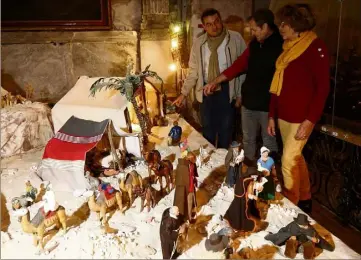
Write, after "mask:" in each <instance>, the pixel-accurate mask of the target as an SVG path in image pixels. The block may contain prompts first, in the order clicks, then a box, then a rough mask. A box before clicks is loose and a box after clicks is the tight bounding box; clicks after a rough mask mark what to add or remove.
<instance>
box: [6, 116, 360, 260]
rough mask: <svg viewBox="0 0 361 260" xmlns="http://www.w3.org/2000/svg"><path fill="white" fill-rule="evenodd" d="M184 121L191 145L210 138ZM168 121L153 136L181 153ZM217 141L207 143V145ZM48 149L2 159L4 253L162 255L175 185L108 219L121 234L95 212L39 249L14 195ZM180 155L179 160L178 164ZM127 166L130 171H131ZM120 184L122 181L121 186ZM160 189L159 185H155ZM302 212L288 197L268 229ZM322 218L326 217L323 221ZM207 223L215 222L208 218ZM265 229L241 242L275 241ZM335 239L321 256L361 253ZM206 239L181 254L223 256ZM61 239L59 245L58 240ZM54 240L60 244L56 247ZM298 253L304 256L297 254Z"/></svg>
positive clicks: (219, 205) (69, 198) (61, 196)
mask: <svg viewBox="0 0 361 260" xmlns="http://www.w3.org/2000/svg"><path fill="white" fill-rule="evenodd" d="M180 125H181V126H182V127H183V129H184V130H185V132H187V133H188V134H189V137H188V143H189V144H190V146H191V149H192V150H194V149H198V148H199V145H200V144H203V145H204V144H207V142H206V141H205V140H204V139H203V138H202V136H201V135H200V134H199V133H197V132H196V131H194V129H193V128H191V127H190V126H189V125H188V124H187V123H186V122H184V121H183V120H181V121H180ZM168 131H169V127H162V128H154V129H153V133H154V134H153V136H152V139H153V140H156V141H157V143H158V145H156V148H157V149H159V150H160V152H161V154H162V157H165V156H167V155H170V154H173V153H175V154H176V155H177V158H178V156H179V148H178V147H171V148H169V147H167V146H166V139H165V137H166V136H167V134H168ZM209 149H212V146H210V145H209V146H208V150H209ZM42 153H43V149H37V150H33V151H31V152H29V153H27V154H24V155H22V156H14V157H10V158H6V159H3V160H1V168H2V173H1V192H2V193H3V194H4V195H5V197H6V199H7V204H6V206H7V208H8V210H9V213H10V220H11V224H10V226H9V229H8V234H10V236H11V238H10V237H9V236H8V234H6V233H4V232H2V234H1V258H18V259H19V258H26V259H49V258H50V259H53V258H62V259H76V258H81V259H82V258H87V259H89V258H96V259H115V258H118V259H133V258H134V259H136V258H138V259H139V258H147V259H161V258H162V253H161V248H160V240H159V225H160V219H161V215H162V212H163V211H164V209H166V208H167V207H169V206H171V205H172V203H173V197H174V191H172V192H171V193H170V194H169V195H167V196H166V197H164V198H163V199H162V200H161V201H160V202H159V203H158V204H157V205H156V207H155V208H154V209H152V210H151V211H150V212H149V213H148V212H146V210H144V212H143V213H139V209H140V205H139V204H140V201H139V200H140V199H137V200H136V201H135V203H134V205H136V207H135V208H131V209H129V210H127V211H126V213H125V215H121V214H120V213H119V212H116V213H115V214H114V215H113V216H112V217H111V219H110V220H109V223H110V226H111V227H113V228H116V229H119V232H118V233H117V234H102V232H101V228H100V226H99V221H98V220H97V218H96V215H95V213H93V212H91V213H90V216H89V218H88V219H87V220H85V221H84V222H83V223H82V224H81V225H80V226H78V227H76V228H71V229H69V230H68V232H67V233H66V234H65V235H63V236H61V235H60V234H56V235H55V236H54V237H53V238H52V239H51V240H50V241H49V242H48V243H47V245H46V247H45V248H46V249H52V250H51V252H49V253H48V254H47V255H46V254H42V255H40V256H38V255H37V254H36V252H37V248H35V247H34V246H33V243H32V241H33V240H32V235H30V234H25V233H23V232H22V231H21V227H20V223H19V222H18V220H17V218H16V217H14V216H12V210H11V205H10V201H11V198H13V197H15V196H20V195H21V194H22V193H23V192H24V191H25V183H24V182H25V180H26V179H27V178H28V176H29V172H30V168H31V167H32V166H34V165H37V164H38V163H39V162H40V161H41V157H42ZM225 155H226V150H223V149H219V150H216V151H215V153H213V154H212V156H211V159H210V161H209V162H208V164H207V165H206V166H204V167H203V168H202V169H199V175H200V177H199V181H200V182H202V180H203V179H204V178H206V177H207V176H208V175H209V173H210V172H211V170H212V168H215V167H218V166H220V165H222V163H223V162H224V157H225ZM176 164H177V160H175V162H174V166H176ZM131 170H132V169H130V168H128V169H127V170H126V171H131ZM136 170H137V171H138V172H139V173H140V174H141V175H142V176H144V177H145V176H147V174H148V173H147V167H146V166H145V165H144V164H142V163H140V164H139V165H137V166H136ZM106 179H107V181H109V182H111V183H114V184H116V183H117V179H116V178H115V177H112V178H106ZM32 183H33V184H34V186H35V185H36V187H39V182H38V181H37V180H32ZM116 187H117V186H116ZM155 187H156V188H157V189H159V186H155ZM56 198H57V200H58V202H59V204H61V205H63V206H64V207H65V208H66V213H67V215H71V214H72V213H73V212H75V211H76V210H77V209H78V208H79V207H80V206H81V205H83V204H84V203H85V202H86V199H85V198H83V197H80V198H75V197H73V195H72V194H71V193H61V192H56ZM232 199H233V191H232V190H230V189H228V188H221V189H220V190H219V191H218V192H217V194H216V196H215V197H214V198H212V199H211V200H210V201H209V203H208V204H207V205H206V206H204V207H203V208H202V212H203V214H205V215H209V214H224V213H225V212H226V210H227V208H228V207H229V205H230V203H231V201H232ZM38 207H39V205H38V204H35V205H32V206H31V208H30V211H31V216H33V214H35V213H36V212H37V209H38ZM298 212H300V210H299V209H298V208H296V207H295V206H294V205H292V204H291V203H290V202H289V201H288V200H286V199H284V207H283V208H279V207H273V208H272V209H270V210H269V213H268V216H267V221H269V223H270V225H269V227H268V228H267V230H266V231H270V232H277V231H278V229H279V228H281V227H283V226H285V225H287V224H288V223H289V222H291V221H292V220H293V219H292V218H293V217H294V216H296V215H297V213H298ZM321 224H322V223H321ZM209 225H210V226H209V227H208V228H212V224H209ZM266 231H262V232H259V233H256V234H253V235H251V236H250V237H248V238H247V239H244V240H242V242H241V245H240V248H239V249H241V248H243V247H246V246H251V247H253V248H258V247H261V246H262V245H265V244H270V242H268V241H266V240H264V239H263V237H264V236H265V235H266V234H267V232H266ZM333 240H334V241H335V244H336V249H335V251H334V252H327V251H324V252H323V253H322V254H321V255H320V256H319V257H318V258H320V259H321V258H322V259H360V255H358V254H357V253H356V252H354V251H353V250H351V249H350V248H349V247H348V246H346V245H345V244H344V243H343V242H342V241H340V240H339V239H338V238H337V237H333ZM204 242H205V239H203V240H202V241H201V242H200V243H199V244H198V245H195V246H193V247H192V248H190V249H189V250H188V251H187V252H185V253H184V254H183V255H181V256H180V257H179V258H180V259H201V258H203V259H219V258H221V257H222V255H221V254H219V253H213V252H207V251H206V249H205V247H204ZM55 245H57V246H55ZM54 246H55V248H53V247H54ZM283 252H284V247H281V248H280V250H279V253H278V254H276V255H275V258H277V259H283V258H285V257H284V256H283ZM296 258H301V259H302V255H301V254H298V255H297V257H296Z"/></svg>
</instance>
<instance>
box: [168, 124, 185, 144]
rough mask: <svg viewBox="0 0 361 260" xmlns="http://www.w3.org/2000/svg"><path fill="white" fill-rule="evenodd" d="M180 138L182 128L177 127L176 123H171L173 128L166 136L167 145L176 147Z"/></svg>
mask: <svg viewBox="0 0 361 260" xmlns="http://www.w3.org/2000/svg"><path fill="white" fill-rule="evenodd" d="M181 138H182V128H181V127H180V126H179V125H178V121H174V122H173V127H172V128H171V129H170V132H169V134H168V145H169V146H172V145H178V144H179V142H180V140H181Z"/></svg>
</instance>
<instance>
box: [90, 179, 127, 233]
mask: <svg viewBox="0 0 361 260" xmlns="http://www.w3.org/2000/svg"><path fill="white" fill-rule="evenodd" d="M103 188H105V189H103ZM98 189H99V190H98V191H97V193H98V194H97V195H98V196H97V197H96V196H95V192H94V191H93V194H92V195H91V196H90V198H89V201H88V206H89V209H90V210H91V211H93V212H96V213H97V215H98V218H99V220H100V222H101V224H102V225H103V226H104V225H105V224H106V213H107V211H108V210H109V209H111V208H113V207H115V206H117V207H118V208H119V210H120V212H121V213H122V214H123V213H124V210H125V209H124V208H123V202H122V194H121V191H118V190H115V189H114V188H113V187H111V186H110V184H108V183H101V184H100V185H99V187H98Z"/></svg>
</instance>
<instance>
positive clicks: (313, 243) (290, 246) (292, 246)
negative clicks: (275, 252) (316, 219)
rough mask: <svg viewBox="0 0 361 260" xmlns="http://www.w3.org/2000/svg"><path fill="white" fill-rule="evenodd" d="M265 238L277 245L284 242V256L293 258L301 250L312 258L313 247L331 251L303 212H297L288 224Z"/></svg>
mask: <svg viewBox="0 0 361 260" xmlns="http://www.w3.org/2000/svg"><path fill="white" fill-rule="evenodd" d="M265 239H266V240H269V241H271V242H272V243H273V244H275V245H277V246H281V245H284V244H286V249H285V256H287V257H289V258H295V257H296V254H297V253H298V252H299V253H301V252H303V257H304V258H305V259H314V256H315V247H319V248H322V249H325V250H327V251H333V250H334V247H333V246H331V245H330V244H329V243H328V242H327V241H326V240H325V239H323V238H322V237H321V236H320V235H319V234H318V233H317V231H316V230H315V229H314V228H313V227H312V226H311V225H310V222H309V221H308V219H307V216H306V215H305V214H301V213H300V214H298V216H297V218H294V221H292V222H291V223H290V224H288V225H287V226H286V227H283V228H281V229H280V230H279V231H278V232H277V233H276V234H272V233H271V234H268V235H267V236H265Z"/></svg>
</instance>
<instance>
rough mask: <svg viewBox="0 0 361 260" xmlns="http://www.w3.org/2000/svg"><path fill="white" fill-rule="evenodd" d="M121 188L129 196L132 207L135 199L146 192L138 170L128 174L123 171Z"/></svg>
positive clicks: (120, 181)
mask: <svg viewBox="0 0 361 260" xmlns="http://www.w3.org/2000/svg"><path fill="white" fill-rule="evenodd" d="M119 188H120V190H122V191H123V192H125V193H127V194H128V196H129V207H132V205H133V202H134V200H135V199H136V198H137V197H138V196H139V197H142V194H143V193H144V187H143V178H142V176H140V174H139V173H138V172H137V171H131V172H130V173H128V174H125V173H121V174H120V180H119Z"/></svg>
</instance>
